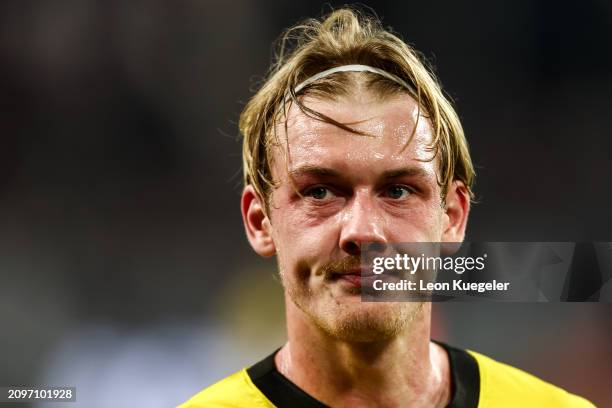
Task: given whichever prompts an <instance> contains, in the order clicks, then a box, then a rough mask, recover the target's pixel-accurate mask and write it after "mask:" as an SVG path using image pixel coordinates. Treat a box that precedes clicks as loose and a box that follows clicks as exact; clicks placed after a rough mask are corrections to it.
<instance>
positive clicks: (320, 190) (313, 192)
mask: <svg viewBox="0 0 612 408" xmlns="http://www.w3.org/2000/svg"><path fill="white" fill-rule="evenodd" d="M329 194H330V191H329V190H328V189H327V188H325V187H320V186H319V187H313V188H311V189H309V190H308V191H307V192H306V194H305V195H307V196H309V197H312V198H314V199H315V200H323V199H325V198H326V197H327V196H328V195H329Z"/></svg>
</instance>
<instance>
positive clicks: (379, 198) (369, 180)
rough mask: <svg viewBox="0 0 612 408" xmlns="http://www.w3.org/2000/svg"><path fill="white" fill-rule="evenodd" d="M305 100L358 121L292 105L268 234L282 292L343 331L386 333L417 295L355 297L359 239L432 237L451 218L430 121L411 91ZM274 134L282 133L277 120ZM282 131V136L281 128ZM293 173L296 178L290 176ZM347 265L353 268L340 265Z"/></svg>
mask: <svg viewBox="0 0 612 408" xmlns="http://www.w3.org/2000/svg"><path fill="white" fill-rule="evenodd" d="M303 102H304V104H305V105H307V106H308V107H310V108H312V109H314V110H316V111H318V112H321V113H323V114H325V115H327V116H329V117H332V118H333V119H335V120H337V121H339V122H342V123H344V124H347V125H349V126H351V127H352V128H354V129H358V130H360V131H362V132H364V133H365V134H367V136H363V135H357V134H354V133H351V132H348V131H345V130H343V129H340V128H338V127H336V126H334V125H331V124H327V123H324V122H322V121H318V120H316V119H312V118H310V117H308V116H306V115H305V114H303V113H302V112H301V111H300V110H299V109H298V108H297V107H295V105H293V106H292V107H291V109H290V110H289V112H288V115H287V129H288V131H287V140H288V145H289V150H288V151H287V147H286V144H285V143H281V144H280V146H278V147H276V149H275V152H274V156H273V157H274V161H273V168H272V173H273V177H274V179H275V180H276V181H278V182H279V186H278V188H276V189H274V190H273V192H272V196H271V205H270V207H269V215H270V230H271V231H270V233H271V237H272V240H273V242H274V246H275V248H276V252H277V259H278V264H279V268H280V273H281V277H282V281H283V284H284V287H285V290H286V293H287V295H288V296H289V297H290V299H291V300H292V301H293V302H294V303H295V304H296V305H297V306H298V308H299V309H300V310H301V311H302V312H304V313H305V314H306V315H307V316H308V317H309V318H310V319H312V321H313V322H314V323H315V324H317V325H318V326H319V327H320V328H322V329H324V330H325V331H326V332H327V333H329V334H330V335H332V336H334V337H337V338H342V339H345V340H355V341H371V340H375V339H383V338H389V337H391V336H393V335H395V334H397V333H398V332H399V331H400V330H402V329H403V328H404V327H405V325H406V324H407V322H408V321H410V319H411V317H412V316H413V315H414V313H415V311H416V310H418V308H419V304H418V303H415V302H404V303H362V302H361V299H360V295H359V288H358V285H359V279H358V277H357V276H355V275H354V274H355V273H356V274H358V273H359V269H358V266H359V255H360V250H361V248H360V246H361V244H362V243H367V242H380V243H398V242H439V241H441V240H442V234H443V231H444V229H445V228H446V224H447V223H448V216H446V214H445V211H444V209H443V206H442V203H441V198H440V195H441V190H440V187H439V185H438V183H437V174H438V161H437V160H431V158H432V152H431V149H429V148H428V145H429V143H430V142H431V140H432V130H431V127H430V124H429V121H428V120H427V119H426V118H425V117H423V116H421V118H420V119H419V121H418V126H417V129H416V132H415V134H414V137H413V138H412V141H411V142H410V144H409V145H407V143H408V141H409V140H410V137H411V135H412V133H413V130H414V127H415V124H416V122H417V112H418V108H417V104H416V102H415V101H414V100H413V99H412V98H411V97H410V96H408V95H401V96H395V97H393V98H391V99H386V100H384V101H381V100H380V99H379V98H377V97H375V96H373V95H370V94H368V93H366V94H361V95H359V96H355V95H353V96H351V97H345V98H341V99H339V100H337V101H325V100H319V99H309V98H306V99H305V100H304V101H303ZM278 134H279V135H284V126H283V124H279V125H278ZM281 140H282V137H281ZM291 180H293V182H292V181H291ZM348 272H353V273H354V274H353V275H351V274H347V273H348Z"/></svg>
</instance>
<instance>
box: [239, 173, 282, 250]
mask: <svg viewBox="0 0 612 408" xmlns="http://www.w3.org/2000/svg"><path fill="white" fill-rule="evenodd" d="M240 210H241V211H242V221H243V222H244V229H245V231H246V235H247V238H248V240H249V243H250V244H251V247H253V249H254V250H255V252H257V253H258V254H259V255H261V256H264V257H269V256H272V255H274V254H275V253H276V246H275V245H274V241H273V240H272V235H271V232H272V228H271V224H270V219H269V218H268V216H267V215H266V213H265V211H264V207H263V201H262V200H261V198H260V197H259V195H258V194H257V192H256V191H255V189H254V188H253V186H252V185H250V184H249V185H248V186H246V187H245V188H244V190H243V191H242V198H241V200H240Z"/></svg>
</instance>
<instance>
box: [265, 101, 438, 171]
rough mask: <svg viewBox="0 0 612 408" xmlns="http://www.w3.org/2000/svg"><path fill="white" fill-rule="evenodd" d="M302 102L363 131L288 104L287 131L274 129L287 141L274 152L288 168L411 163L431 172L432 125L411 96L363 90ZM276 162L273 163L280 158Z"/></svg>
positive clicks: (365, 168) (371, 167) (356, 167)
mask: <svg viewBox="0 0 612 408" xmlns="http://www.w3.org/2000/svg"><path fill="white" fill-rule="evenodd" d="M302 103H303V104H304V105H305V106H307V107H308V108H310V109H313V110H315V111H317V112H320V113H322V114H324V115H326V116H328V117H331V118H332V119H334V120H336V121H338V122H341V123H343V124H346V125H348V126H349V127H351V128H353V129H356V130H358V131H360V132H362V133H364V134H365V135H359V134H355V133H353V132H350V131H347V130H344V129H341V128H339V127H337V126H335V125H333V124H330V123H326V122H323V121H321V120H317V119H315V118H311V117H309V116H308V115H306V114H305V113H303V112H302V111H301V110H300V109H299V108H298V107H297V106H296V105H295V104H292V106H291V107H290V109H289V110H288V113H287V133H286V134H285V128H284V124H282V123H281V124H279V126H278V128H277V134H278V135H284V137H282V136H281V140H283V139H284V141H285V143H280V146H278V147H277V149H276V150H277V151H276V152H275V154H274V156H275V158H278V156H279V153H280V155H281V156H282V157H283V158H284V160H280V161H285V164H286V167H287V168H288V169H289V170H290V171H291V170H292V169H295V168H298V167H301V166H311V165H312V166H327V167H333V168H337V169H339V170H348V171H369V172H377V171H380V172H383V171H385V170H388V169H392V168H397V167H401V166H407V165H411V166H415V167H422V168H423V169H424V170H430V171H434V166H435V163H436V160H430V159H431V157H432V152H431V149H430V148H429V147H430V143H431V141H432V131H431V126H430V123H429V120H427V118H426V117H424V116H423V115H424V112H423V111H422V110H421V111H420V112H419V109H418V105H417V103H416V101H415V100H414V99H413V98H412V97H410V96H409V95H407V94H401V95H397V96H394V97H392V98H389V99H385V100H381V99H380V98H378V97H376V96H374V95H370V94H368V93H366V94H361V95H351V96H347V97H342V98H339V99H338V100H335V101H332V100H321V99H314V98H307V97H306V98H304V99H303V100H302ZM419 114H420V116H419ZM417 118H418V120H417ZM415 127H416V130H415ZM413 132H414V134H413ZM409 142H410V143H409ZM408 143H409V144H408ZM287 144H288V149H287ZM279 150H280V151H279ZM274 162H275V166H274V167H277V164H279V160H274Z"/></svg>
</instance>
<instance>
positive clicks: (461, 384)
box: [179, 342, 594, 408]
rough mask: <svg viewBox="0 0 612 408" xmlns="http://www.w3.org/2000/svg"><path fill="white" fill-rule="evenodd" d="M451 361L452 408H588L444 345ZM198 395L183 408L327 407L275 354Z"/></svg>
mask: <svg viewBox="0 0 612 408" xmlns="http://www.w3.org/2000/svg"><path fill="white" fill-rule="evenodd" d="M438 344H440V345H441V346H442V347H444V348H445V349H446V351H447V352H448V355H449V360H450V371H451V381H452V390H453V394H452V396H451V402H450V404H449V405H448V406H447V407H448V408H489V407H490V408H506V407H507V408H510V407H512V408H516V407H520V408H532V407H533V408H544V407H558V408H587V407H589V408H590V407H594V405H593V404H592V403H590V402H589V401H587V400H586V399H584V398H582V397H579V396H577V395H573V394H570V393H568V392H567V391H565V390H563V389H561V388H559V387H556V386H554V385H552V384H549V383H547V382H545V381H543V380H541V379H539V378H537V377H535V376H533V375H531V374H528V373H526V372H524V371H521V370H519V369H517V368H515V367H512V366H509V365H506V364H503V363H500V362H498V361H495V360H493V359H491V358H489V357H486V356H484V355H482V354H479V353H476V352H473V351H467V350H461V349H457V348H454V347H451V346H448V345H446V344H443V343H439V342H438ZM275 354H276V352H274V353H272V354H271V355H270V356H268V357H266V358H265V359H263V360H262V361H260V362H258V363H257V364H255V365H253V366H251V367H249V368H245V369H243V370H241V371H239V372H237V373H235V374H232V375H230V376H229V377H227V378H225V379H223V380H221V381H219V382H217V383H216V384H213V385H211V386H210V387H208V388H206V389H204V390H203V391H201V392H199V393H198V394H196V395H195V396H193V397H192V398H191V399H190V400H188V401H187V402H185V403H184V404H182V405H180V406H179V408H204V407H206V408H217V407H218V408H242V407H248V408H274V407H277V408H284V407H291V408H323V407H327V405H325V404H323V403H322V402H320V401H318V400H317V399H315V398H314V397H312V396H311V395H309V394H307V393H306V392H305V391H303V390H302V389H300V388H299V387H298V386H297V385H295V384H294V383H292V382H291V381H290V380H289V379H288V378H286V377H285V376H283V375H282V374H281V373H280V372H279V371H278V370H277V369H276V365H275V363H274V355H275Z"/></svg>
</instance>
